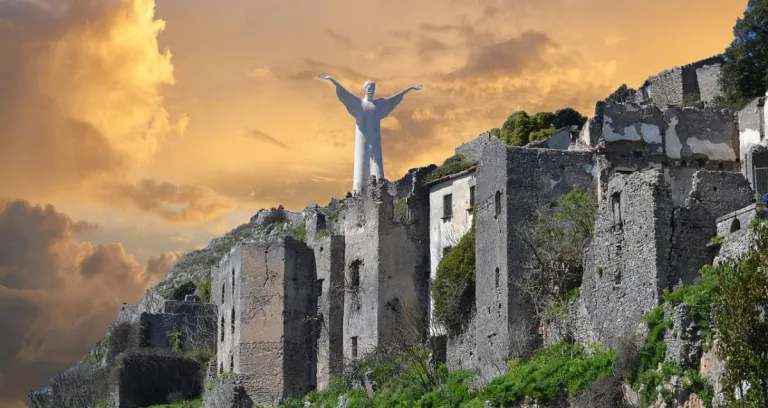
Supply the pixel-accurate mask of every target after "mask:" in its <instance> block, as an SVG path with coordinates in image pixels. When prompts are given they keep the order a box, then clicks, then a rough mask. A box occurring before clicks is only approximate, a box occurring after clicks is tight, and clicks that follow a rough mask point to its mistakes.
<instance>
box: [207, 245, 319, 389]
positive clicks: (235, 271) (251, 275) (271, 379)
mask: <svg viewBox="0 0 768 408" xmlns="http://www.w3.org/2000/svg"><path fill="white" fill-rule="evenodd" d="M316 282H317V279H316V272H315V258H314V253H313V252H312V250H311V249H309V248H308V247H307V246H306V244H305V243H303V242H300V241H296V240H294V239H292V238H278V239H273V240H268V241H261V242H254V243H251V244H244V245H241V246H238V247H235V248H234V249H233V250H232V251H231V252H230V254H228V255H227V256H225V257H224V258H223V259H222V260H221V264H220V266H219V271H218V274H217V278H216V279H215V280H214V282H213V287H214V288H217V290H216V291H215V292H214V293H212V297H213V300H214V301H215V302H217V303H219V305H220V306H219V310H220V313H219V314H220V319H219V330H218V335H217V336H218V339H219V346H218V357H217V365H218V370H219V372H220V373H224V372H231V373H235V374H242V375H243V376H244V380H243V385H244V388H245V390H246V392H247V393H248V395H249V396H250V398H251V399H253V401H254V402H255V403H257V404H273V403H277V402H279V401H281V400H284V399H285V398H289V397H298V396H301V395H303V394H305V393H307V392H309V391H310V390H312V389H313V388H314V387H315V386H316V372H315V371H314V370H313V369H314V368H315V366H314V365H313V364H312V362H313V361H316V357H315V355H314V353H315V350H316V349H315V346H314V344H313V340H314V332H315V328H316V326H315V325H316V321H315V318H316V315H317V313H316V306H317V303H316V301H315V296H316V294H315V290H316Z"/></svg>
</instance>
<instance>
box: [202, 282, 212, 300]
mask: <svg viewBox="0 0 768 408" xmlns="http://www.w3.org/2000/svg"><path fill="white" fill-rule="evenodd" d="M200 299H202V300H203V302H205V303H210V301H211V280H210V279H203V281H202V282H200Z"/></svg>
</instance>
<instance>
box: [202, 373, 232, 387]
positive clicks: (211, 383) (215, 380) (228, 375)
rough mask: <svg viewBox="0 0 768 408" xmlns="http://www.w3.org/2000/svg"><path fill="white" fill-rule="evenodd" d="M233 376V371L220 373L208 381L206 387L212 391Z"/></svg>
mask: <svg viewBox="0 0 768 408" xmlns="http://www.w3.org/2000/svg"><path fill="white" fill-rule="evenodd" d="M232 378H233V375H232V373H222V374H219V375H218V376H216V377H214V378H211V380H210V381H209V382H208V384H206V385H205V389H207V390H208V391H210V390H212V389H213V387H215V386H216V385H218V384H221V383H224V382H228V381H229V380H231V379H232Z"/></svg>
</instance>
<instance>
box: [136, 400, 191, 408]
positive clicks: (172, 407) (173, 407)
mask: <svg viewBox="0 0 768 408" xmlns="http://www.w3.org/2000/svg"><path fill="white" fill-rule="evenodd" d="M147 408H203V400H202V399H196V400H193V401H183V402H177V403H174V404H165V405H152V406H149V407H147Z"/></svg>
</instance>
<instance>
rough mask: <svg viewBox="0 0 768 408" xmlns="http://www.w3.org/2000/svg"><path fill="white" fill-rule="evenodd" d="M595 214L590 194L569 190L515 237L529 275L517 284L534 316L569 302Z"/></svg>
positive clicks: (537, 215)
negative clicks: (525, 253)
mask: <svg viewBox="0 0 768 408" xmlns="http://www.w3.org/2000/svg"><path fill="white" fill-rule="evenodd" d="M596 213H597V204H596V200H595V198H594V197H592V195H590V194H589V193H586V192H583V191H580V190H572V191H571V192H569V193H568V194H566V195H564V196H561V197H560V198H559V199H558V200H557V208H556V209H555V211H554V212H550V210H548V209H542V210H540V211H538V212H537V213H536V215H535V220H534V222H533V224H532V225H531V226H530V227H529V228H528V229H523V230H520V231H518V235H519V236H520V238H521V240H522V241H523V243H524V244H525V246H526V249H527V250H528V252H529V253H530V257H529V259H528V261H527V263H528V267H529V270H530V271H531V273H530V276H529V277H528V278H527V279H524V280H522V281H521V282H520V285H521V289H522V291H523V293H525V295H526V296H527V297H528V299H529V300H530V301H531V303H532V305H533V308H534V313H535V314H536V316H537V317H538V318H540V319H545V318H546V317H548V316H549V314H551V312H552V311H553V310H554V308H555V307H557V306H558V304H559V305H561V306H562V305H565V304H567V303H568V301H569V292H570V291H571V290H572V289H573V288H574V287H576V286H577V283H578V280H579V278H581V272H582V266H581V261H582V252H583V251H584V249H585V248H586V246H587V245H588V244H589V242H590V241H591V239H592V231H593V228H594V224H595V214H596Z"/></svg>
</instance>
